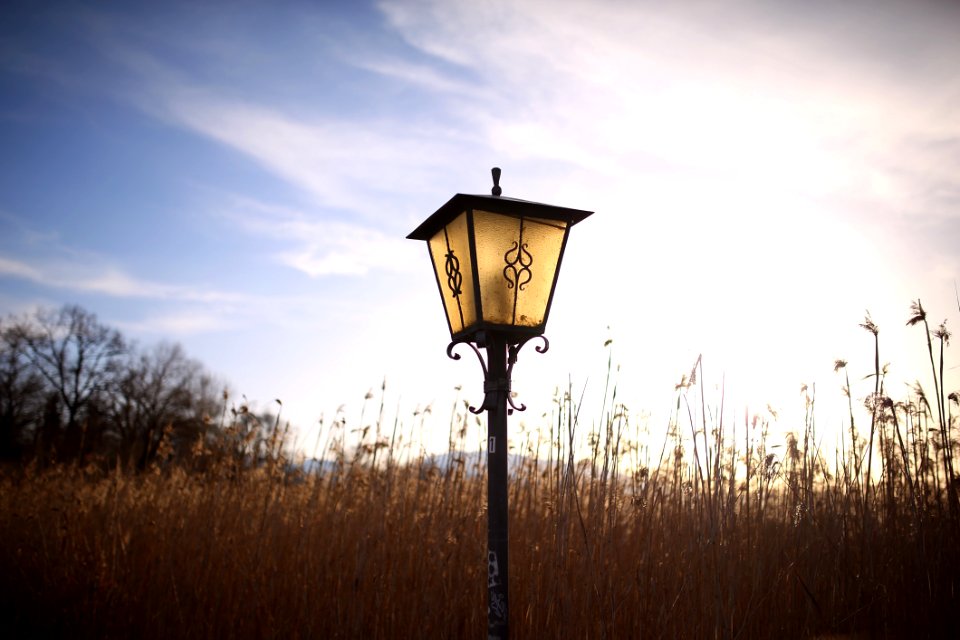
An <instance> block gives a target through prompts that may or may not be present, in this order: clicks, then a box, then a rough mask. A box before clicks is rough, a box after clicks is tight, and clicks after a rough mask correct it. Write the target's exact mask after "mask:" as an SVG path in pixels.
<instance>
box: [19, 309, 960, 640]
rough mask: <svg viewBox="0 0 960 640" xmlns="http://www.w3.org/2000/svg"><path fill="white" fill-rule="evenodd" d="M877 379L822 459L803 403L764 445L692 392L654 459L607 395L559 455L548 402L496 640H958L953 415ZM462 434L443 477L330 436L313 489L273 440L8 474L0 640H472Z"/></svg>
mask: <svg viewBox="0 0 960 640" xmlns="http://www.w3.org/2000/svg"><path fill="white" fill-rule="evenodd" d="M864 328H865V329H867V330H868V331H870V330H871V329H870V327H869V326H867V325H865V326H864ZM931 354H932V352H931ZM932 360H933V358H931V361H932ZM844 364H845V363H842V362H838V363H837V369H838V371H839V372H841V375H842V371H843V367H844ZM941 371H942V367H941ZM877 373H878V375H877V378H876V379H877V383H876V388H875V390H874V392H873V393H871V394H869V396H868V398H867V401H866V405H867V408H868V411H867V416H868V424H861V422H862V420H861V421H858V422H856V424H851V422H852V421H853V413H854V412H853V409H852V406H853V405H852V402H851V413H850V416H849V420H848V421H847V422H846V430H847V433H846V435H847V436H848V437H847V439H846V440H845V442H846V443H847V445H846V446H845V448H844V450H841V451H837V452H835V455H834V452H831V455H830V456H829V458H828V457H827V456H825V455H824V453H823V452H822V451H820V450H819V449H818V447H819V444H817V443H819V442H820V440H819V439H818V438H817V436H816V434H815V432H814V421H813V419H812V415H813V406H812V405H813V400H812V399H810V398H808V399H807V404H808V409H809V411H808V416H810V417H809V418H808V420H807V421H806V424H802V425H798V428H797V429H796V430H795V431H794V432H793V433H791V434H789V435H788V436H787V437H786V440H785V441H782V442H776V443H775V442H773V440H772V439H771V436H770V435H769V433H768V427H769V425H768V424H767V422H766V421H765V420H764V419H763V418H760V417H754V418H749V419H743V421H742V423H740V424H727V423H724V422H723V420H722V419H719V420H718V421H716V422H715V421H714V420H712V419H711V418H710V416H721V415H723V414H722V412H719V411H716V410H715V408H711V407H708V406H706V405H705V403H704V400H703V394H702V387H698V385H697V381H696V378H697V375H696V374H697V372H696V370H694V371H693V372H692V375H691V376H690V377H689V378H685V379H684V381H683V382H682V383H681V384H680V385H678V389H677V405H676V406H677V411H676V414H675V415H674V416H673V417H672V418H671V422H670V425H669V427H668V435H667V438H666V440H662V441H661V442H659V443H651V442H645V441H644V438H643V434H642V433H641V432H640V431H639V430H638V427H637V425H636V424H635V422H634V421H633V419H632V418H631V416H630V414H629V412H628V411H627V410H626V409H625V407H623V406H622V405H620V404H618V403H617V402H616V394H615V393H611V394H610V395H609V396H608V397H609V398H611V400H610V401H608V406H607V407H606V408H605V409H604V410H603V411H602V412H601V415H600V416H599V418H598V419H597V420H596V422H595V423H594V426H592V427H591V428H590V430H591V432H590V433H584V434H583V435H585V436H586V437H585V438H580V434H578V433H577V431H578V429H586V427H583V426H581V424H580V421H581V419H580V418H578V413H579V407H578V406H577V403H576V402H575V401H574V400H572V399H571V394H570V393H566V394H558V396H557V397H556V398H554V400H553V402H552V403H551V406H552V410H551V411H549V412H548V413H547V414H546V416H545V417H544V418H543V421H544V422H543V424H542V425H540V427H539V428H538V429H536V430H532V431H531V430H526V431H519V430H518V431H517V432H516V433H514V436H515V439H514V443H513V445H514V450H515V452H516V453H518V454H519V453H521V452H522V453H523V454H524V455H522V456H519V455H518V456H515V457H514V458H513V462H512V470H511V484H510V500H511V504H510V517H511V520H510V536H511V555H510V579H511V585H510V591H511V607H512V610H511V631H512V633H513V636H514V637H516V638H729V639H733V638H742V639H747V638H754V639H761V638H818V637H871V638H884V637H888V638H902V637H916V638H947V637H960V617H958V616H957V614H956V605H957V602H958V589H960V544H958V542H960V535H958V534H960V511H958V508H960V503H958V500H957V498H958V485H957V481H956V475H955V472H954V469H953V456H954V454H953V452H954V448H955V442H954V440H955V435H956V433H955V431H956V427H957V425H956V420H955V417H954V416H953V414H952V408H953V406H954V405H956V404H957V402H956V395H955V394H948V393H946V390H945V389H943V388H942V387H943V386H942V384H940V385H939V386H938V388H937V389H936V390H935V391H934V393H932V394H931V395H932V396H934V397H930V398H929V399H928V398H927V397H926V396H924V395H923V394H922V393H919V390H918V393H917V394H916V395H915V396H914V397H912V398H910V399H908V400H905V401H895V400H893V399H891V398H889V397H887V396H885V395H884V394H883V389H882V384H881V382H880V381H881V379H882V376H881V375H879V374H880V372H879V371H878V372H877ZM700 374H701V375H700V377H702V371H701V372H700ZM941 379H942V377H941ZM871 384H872V383H871ZM848 385H849V382H848ZM698 403H699V405H698ZM468 416H469V414H467V413H466V412H465V411H464V410H463V408H462V407H459V408H458V409H457V410H455V411H454V413H453V415H452V417H451V423H450V434H451V435H450V450H449V453H448V454H447V455H446V456H443V457H439V458H436V457H433V458H431V457H426V456H423V455H422V454H420V455H417V454H414V453H411V449H410V448H406V449H403V450H401V447H400V446H399V445H398V443H399V442H400V441H401V440H402V438H396V439H395V438H394V437H389V438H388V437H385V436H382V435H379V434H385V433H390V425H388V424H383V423H381V422H378V423H376V424H375V425H371V426H374V427H375V428H371V429H370V430H369V436H368V430H364V431H363V432H362V433H361V434H360V436H359V442H353V443H352V444H351V445H350V446H347V445H346V444H345V442H346V441H347V440H348V439H351V438H353V439H354V440H355V439H356V438H355V437H353V436H351V437H350V438H348V434H347V433H346V430H345V429H342V428H341V429H340V430H338V428H337V425H331V426H330V428H329V429H328V431H327V439H326V444H325V445H324V447H323V450H324V451H325V455H326V460H327V462H326V463H325V464H324V465H322V466H320V467H319V468H317V469H315V470H313V471H311V472H310V473H305V472H304V471H303V470H302V469H300V470H294V469H296V467H295V466H293V465H291V464H290V463H289V462H288V461H287V460H286V459H285V457H284V455H283V450H284V448H283V446H282V443H281V442H279V441H278V439H277V438H274V439H273V440H272V441H269V442H268V443H267V445H266V448H265V449H260V448H259V447H258V451H259V452H260V453H259V454H258V455H257V456H256V457H255V458H251V456H250V455H249V450H246V451H244V450H242V449H241V450H238V451H239V453H236V454H235V455H229V454H226V453H224V451H223V450H222V449H218V450H214V449H209V448H207V447H206V446H205V445H204V443H203V442H198V443H197V446H196V447H194V450H193V452H192V454H191V455H190V456H189V457H183V458H173V459H171V458H170V457H169V456H165V455H163V452H162V451H161V455H159V456H158V457H157V459H156V460H155V461H154V462H153V463H152V464H151V466H150V467H149V468H148V469H146V470H143V471H141V472H131V471H125V470H122V469H120V468H109V466H108V465H97V464H95V461H92V462H90V463H89V464H85V465H80V464H59V465H52V466H49V467H45V468H41V467H39V466H36V465H30V466H26V467H16V468H8V469H6V470H4V471H3V473H2V475H0V635H2V637H5V638H19V637H23V638H28V637H70V638H480V637H483V634H484V633H485V628H486V600H485V599H486V589H485V574H486V566H485V557H486V553H485V546H486V514H485V502H486V497H485V489H486V485H485V475H484V470H485V458H484V453H483V451H482V450H478V449H477V448H476V446H474V447H473V450H472V452H471V451H470V448H471V447H470V446H469V445H468V443H467V442H466V441H465V437H464V434H465V433H466V432H467V429H466V426H467V424H468V422H467V421H468V419H469V420H472V419H473V418H472V417H468ZM378 420H380V421H382V420H383V418H382V413H381V417H380V418H378ZM401 428H402V427H401ZM274 433H276V432H274ZM393 433H394V435H396V431H394V432H393ZM411 433H413V429H411ZM578 438H579V439H580V440H582V441H585V442H586V443H587V444H588V447H587V448H586V449H584V448H580V449H578V450H577V451H576V452H575V451H574V447H573V446H572V443H574V442H575V441H577V439H578ZM358 445H359V446H358ZM775 445H780V446H775ZM828 460H829V461H828ZM951 479H952V480H951Z"/></svg>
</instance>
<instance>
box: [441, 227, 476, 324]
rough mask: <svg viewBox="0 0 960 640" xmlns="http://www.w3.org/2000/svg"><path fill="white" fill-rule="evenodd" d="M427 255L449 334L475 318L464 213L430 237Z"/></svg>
mask: <svg viewBox="0 0 960 640" xmlns="http://www.w3.org/2000/svg"><path fill="white" fill-rule="evenodd" d="M430 257H431V258H432V259H433V268H434V270H435V271H436V274H437V282H438V284H439V285H440V294H441V295H442V297H443V308H444V310H445V311H446V312H447V321H448V322H449V323H450V333H451V335H452V334H455V333H458V332H460V331H462V330H463V329H465V328H467V327H469V326H470V325H472V324H474V323H475V322H476V321H477V304H476V299H475V298H476V297H475V296H474V286H473V267H472V264H471V262H470V239H469V237H468V234H467V214H466V213H461V214H460V215H459V216H457V217H456V218H455V219H454V220H453V221H452V222H450V223H449V224H448V225H447V226H446V227H444V228H443V229H441V230H440V231H438V232H437V233H436V234H434V236H433V237H432V238H430Z"/></svg>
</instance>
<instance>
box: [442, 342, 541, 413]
mask: <svg viewBox="0 0 960 640" xmlns="http://www.w3.org/2000/svg"><path fill="white" fill-rule="evenodd" d="M534 338H539V339H540V340H542V341H543V345H537V346H536V347H534V349H535V350H536V352H537V353H546V352H547V350H549V349H550V341H549V340H547V338H546V336H528V337H526V338H522V339H520V340H519V341H518V342H516V343H514V344H508V345H507V372H506V374H507V375H506V377H505V378H504V379H498V380H493V379H491V373H490V370H489V369H488V367H487V361H486V360H484V359H483V354H481V353H480V349H479V348H478V347H477V345H475V344H474V343H473V342H471V341H470V339H468V338H461V339H459V340H454V341H453V342H451V343H450V344H448V345H447V357H448V358H450V359H451V360H460V354H459V353H454V351H453V350H454V349H455V348H456V347H457V345H460V344H465V345H467V346H468V347H470V348H471V349H472V350H473V352H474V353H475V354H476V355H477V359H478V360H479V361H480V367H481V368H482V369H483V380H484V384H483V391H484V397H483V404H481V405H480V406H479V407H474V406H473V405H468V408H469V409H470V413H473V414H476V415H479V414H481V413H483V412H484V411H486V410H489V409H493V408H494V407H495V404H494V403H495V402H496V393H497V392H498V391H502V392H504V393H505V394H506V397H507V404H508V405H509V406H508V408H507V413H508V414H512V413H513V412H514V411H526V409H527V405H525V404H523V403H520V405H517V404H516V403H515V402H514V401H513V393H512V391H511V388H510V387H511V379H512V377H513V365H515V364H516V363H517V355H518V354H519V353H520V349H522V348H523V346H524V345H525V344H527V343H528V342H530V340H532V339H534Z"/></svg>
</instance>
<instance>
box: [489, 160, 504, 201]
mask: <svg viewBox="0 0 960 640" xmlns="http://www.w3.org/2000/svg"><path fill="white" fill-rule="evenodd" d="M490 173H492V174H493V189H491V190H490V193H492V194H493V195H495V196H497V197H500V194H501V193H503V189H501V188H500V167H494V168H493V169H490Z"/></svg>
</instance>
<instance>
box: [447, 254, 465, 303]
mask: <svg viewBox="0 0 960 640" xmlns="http://www.w3.org/2000/svg"><path fill="white" fill-rule="evenodd" d="M444 257H445V258H446V259H447V261H446V264H445V265H444V268H445V269H446V272H447V286H448V287H450V293H451V294H453V297H454V298H458V297H460V294H461V293H463V290H462V289H461V288H460V287H461V286H462V285H463V274H462V273H460V258H458V257H457V256H456V255H454V253H453V249H448V251H447V254H446V256H444Z"/></svg>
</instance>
